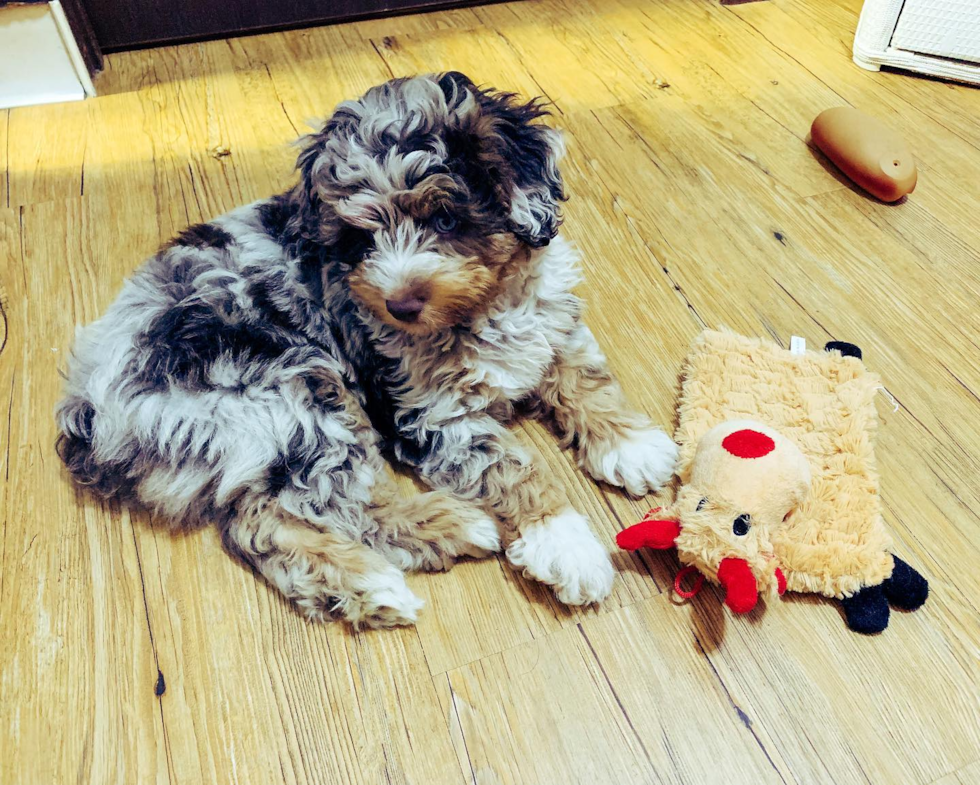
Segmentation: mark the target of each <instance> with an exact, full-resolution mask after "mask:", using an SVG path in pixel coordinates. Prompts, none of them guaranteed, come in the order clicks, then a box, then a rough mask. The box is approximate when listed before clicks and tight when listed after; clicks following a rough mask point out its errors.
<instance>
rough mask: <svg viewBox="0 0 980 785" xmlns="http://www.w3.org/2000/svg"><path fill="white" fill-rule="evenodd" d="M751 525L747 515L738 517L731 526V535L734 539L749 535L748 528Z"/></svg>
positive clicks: (750, 519)
mask: <svg viewBox="0 0 980 785" xmlns="http://www.w3.org/2000/svg"><path fill="white" fill-rule="evenodd" d="M751 525H752V517H751V516H749V515H739V516H738V517H737V518H736V519H735V523H733V524H732V533H733V534H734V535H735V536H736V537H744V536H745V535H746V534H748V533H749V526H751Z"/></svg>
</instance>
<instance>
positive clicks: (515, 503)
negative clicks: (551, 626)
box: [412, 414, 613, 605]
mask: <svg viewBox="0 0 980 785" xmlns="http://www.w3.org/2000/svg"><path fill="white" fill-rule="evenodd" d="M426 434H427V435H424V436H422V437H421V438H418V436H416V439H415V443H416V445H417V446H418V448H419V449H417V450H413V451H414V452H415V457H416V460H414V461H412V463H415V464H416V465H417V466H418V469H419V473H420V475H421V476H422V478H423V479H424V480H425V481H426V482H428V483H429V484H430V485H433V486H435V487H439V488H446V489H448V490H450V491H452V493H454V494H455V495H457V496H460V497H462V498H464V499H467V500H470V501H472V502H473V503H475V504H478V505H480V506H482V507H483V508H484V509H485V510H486V511H487V512H489V513H490V514H492V515H493V516H495V517H496V519H497V520H498V521H500V524H501V527H502V535H503V540H504V543H505V544H507V558H508V559H509V560H510V562H511V563H512V564H514V565H515V566H517V567H520V568H521V569H522V570H523V571H524V573H525V574H527V575H529V576H530V577H533V578H535V579H537V580H539V581H541V582H542V583H547V584H549V585H550V586H552V587H553V588H554V590H555V593H556V594H557V596H558V599H559V600H561V601H562V602H563V603H565V604H567V605H585V604H588V603H592V602H599V601H601V600H603V599H605V598H606V596H608V594H609V592H610V590H611V588H612V581H613V568H612V563H611V561H610V558H609V554H608V552H607V551H606V549H605V548H604V547H603V546H602V545H601V544H600V543H599V541H598V540H597V539H596V537H595V535H594V534H593V533H592V531H591V529H590V528H589V523H588V521H587V520H586V518H585V517H584V516H583V515H582V514H581V513H579V512H577V511H576V510H574V509H572V507H571V506H570V505H569V503H568V499H567V497H566V495H565V493H564V492H563V491H562V490H561V489H560V488H559V487H557V486H556V485H555V483H554V482H553V481H551V480H550V479H549V478H548V477H547V476H546V475H545V473H544V472H543V471H542V470H541V468H540V467H541V465H542V463H541V460H540V459H539V458H537V457H536V456H533V455H532V453H531V451H530V450H529V449H527V448H526V447H525V446H524V445H522V444H520V443H519V442H518V441H517V439H516V438H515V437H514V435H513V434H511V433H510V432H509V431H508V430H507V429H506V428H504V427H503V426H502V425H500V424H499V423H498V422H497V421H496V420H494V419H492V418H491V417H490V416H488V415H486V414H471V415H464V416H462V417H455V418H453V419H451V420H448V421H446V422H443V423H440V424H439V425H438V426H437V427H432V428H427V429H426Z"/></svg>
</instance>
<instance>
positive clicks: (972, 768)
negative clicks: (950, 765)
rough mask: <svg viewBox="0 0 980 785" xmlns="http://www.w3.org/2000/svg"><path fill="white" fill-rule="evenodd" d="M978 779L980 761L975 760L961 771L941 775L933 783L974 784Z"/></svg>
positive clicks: (979, 775) (937, 784)
mask: <svg viewBox="0 0 980 785" xmlns="http://www.w3.org/2000/svg"><path fill="white" fill-rule="evenodd" d="M977 780H980V761H974V762H973V763H971V764H970V765H968V766H964V767H963V768H962V769H960V770H959V771H954V772H953V773H952V774H947V775H946V776H945V777H941V778H940V779H938V780H936V781H935V782H934V783H933V785H973V783H975V782H976V781H977Z"/></svg>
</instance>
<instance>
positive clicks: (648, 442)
mask: <svg viewBox="0 0 980 785" xmlns="http://www.w3.org/2000/svg"><path fill="white" fill-rule="evenodd" d="M582 465H583V466H584V467H585V470H586V471H587V472H588V473H589V474H591V475H592V477H594V478H595V479H596V480H602V481H603V482H607V483H609V484H610V485H616V486H618V487H620V488H625V489H626V490H627V491H628V492H629V493H631V494H632V495H633V496H643V495H644V494H647V493H650V492H651V491H656V490H658V489H659V488H661V487H662V486H663V485H666V484H667V482H668V481H669V480H670V478H671V477H672V476H673V474H674V467H675V466H676V465H677V445H676V444H674V442H673V441H671V439H670V437H669V436H668V435H667V434H666V433H664V432H663V431H661V430H657V429H655V428H648V429H646V430H643V431H632V432H630V433H628V434H627V435H625V436H623V437H622V438H620V439H619V440H618V441H616V442H613V443H612V444H611V445H609V446H608V447H607V448H606V449H605V450H603V449H601V448H595V447H594V448H593V449H591V450H590V451H589V452H588V453H586V454H584V455H583V456H582Z"/></svg>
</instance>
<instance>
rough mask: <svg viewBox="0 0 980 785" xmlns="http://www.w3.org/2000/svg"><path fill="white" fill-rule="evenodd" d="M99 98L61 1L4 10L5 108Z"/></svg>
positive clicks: (0, 40) (0, 32) (1, 69)
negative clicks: (88, 97)
mask: <svg viewBox="0 0 980 785" xmlns="http://www.w3.org/2000/svg"><path fill="white" fill-rule="evenodd" d="M87 95H95V87H94V86H93V84H92V79H91V77H90V76H89V74H88V70H87V69H86V68H85V64H84V62H83V61H82V56H81V52H79V50H78V45H77V44H76V43H75V38H74V36H72V33H71V29H70V28H69V27H68V20H67V19H66V18H65V12H64V9H62V7H61V3H60V2H58V0H54V2H50V3H40V4H35V5H7V6H3V7H0V109H8V108H13V107H16V106H30V105H32V104H51V103H59V102H62V101H80V100H82V99H83V98H85V97H86V96H87Z"/></svg>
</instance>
